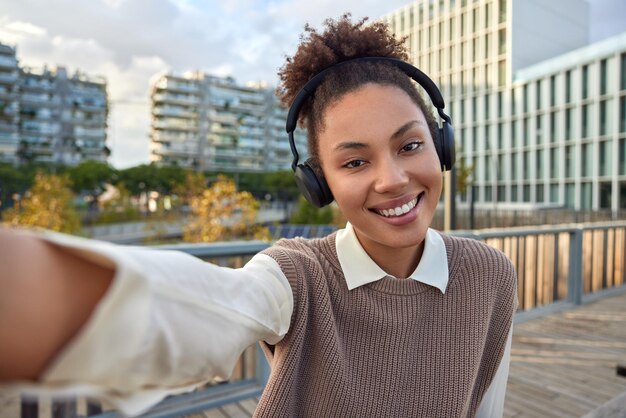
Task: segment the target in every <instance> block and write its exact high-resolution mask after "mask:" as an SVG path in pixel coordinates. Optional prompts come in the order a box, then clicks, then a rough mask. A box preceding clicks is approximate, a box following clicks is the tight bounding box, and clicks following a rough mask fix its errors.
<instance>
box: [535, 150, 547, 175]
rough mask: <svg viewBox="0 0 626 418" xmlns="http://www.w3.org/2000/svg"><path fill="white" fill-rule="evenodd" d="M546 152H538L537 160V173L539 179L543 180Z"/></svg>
mask: <svg viewBox="0 0 626 418" xmlns="http://www.w3.org/2000/svg"><path fill="white" fill-rule="evenodd" d="M544 152H545V150H542V149H540V150H539V151H537V154H536V159H535V171H536V172H537V179H542V178H543V167H544V165H543V153H544Z"/></svg>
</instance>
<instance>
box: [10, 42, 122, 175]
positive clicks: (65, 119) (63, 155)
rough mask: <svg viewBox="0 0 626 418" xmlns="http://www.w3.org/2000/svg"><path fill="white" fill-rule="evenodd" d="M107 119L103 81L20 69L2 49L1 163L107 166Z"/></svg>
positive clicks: (56, 71) (13, 55) (60, 70)
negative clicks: (96, 163)
mask: <svg viewBox="0 0 626 418" xmlns="http://www.w3.org/2000/svg"><path fill="white" fill-rule="evenodd" d="M107 113H108V106H107V91H106V80H105V79H104V78H102V77H93V76H89V75H86V74H83V73H80V72H76V73H74V74H73V75H72V76H69V75H68V74H67V71H66V70H65V68H63V67H58V68H55V69H47V68H44V69H42V70H34V69H30V68H22V67H20V66H19V65H18V60H17V58H16V50H15V48H13V47H11V46H8V45H3V44H0V161H2V162H11V163H15V164H19V163H25V162H47V163H56V164H65V165H76V164H78V163H79V162H81V161H83V160H87V159H90V160H97V161H106V159H107V158H108V156H109V155H110V150H109V148H108V147H107V145H106V140H107Z"/></svg>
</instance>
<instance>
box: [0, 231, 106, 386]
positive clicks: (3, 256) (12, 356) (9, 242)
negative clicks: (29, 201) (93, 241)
mask: <svg viewBox="0 0 626 418" xmlns="http://www.w3.org/2000/svg"><path fill="white" fill-rule="evenodd" d="M113 274H114V270H113V269H112V268H106V267H103V266H100V265H97V264H93V263H89V262H87V261H85V260H84V259H82V258H79V257H77V256H75V255H72V254H71V253H68V252H64V251H62V250H60V249H59V248H56V247H55V246H53V245H51V244H49V243H47V242H45V241H43V240H39V239H36V238H35V237H33V236H31V235H28V234H23V233H17V232H16V231H13V230H10V229H7V228H0V341H2V344H0V381H3V380H4V381H6V380H17V379H20V380H22V379H31V380H34V379H36V378H37V377H38V376H39V375H40V374H41V372H42V371H43V370H44V368H45V367H46V365H47V364H48V363H49V362H50V360H51V359H52V358H53V357H54V356H55V354H57V353H58V352H59V350H60V349H61V348H62V347H63V346H64V345H65V343H66V342H67V341H69V340H70V339H71V338H72V337H73V336H74V335H75V334H76V332H77V331H78V330H79V329H80V328H81V326H82V325H83V324H84V323H85V321H86V320H87V318H89V316H90V314H91V312H92V311H93V309H94V307H95V306H96V304H97V302H98V301H99V300H100V299H101V298H102V296H103V295H104V293H105V291H106V290H107V288H108V286H109V284H110V282H111V280H112V278H113Z"/></svg>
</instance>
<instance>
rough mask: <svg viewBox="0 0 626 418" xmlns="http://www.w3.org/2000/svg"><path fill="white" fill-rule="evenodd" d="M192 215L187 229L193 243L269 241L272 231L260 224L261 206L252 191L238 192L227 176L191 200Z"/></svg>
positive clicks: (185, 236) (185, 231)
mask: <svg viewBox="0 0 626 418" xmlns="http://www.w3.org/2000/svg"><path fill="white" fill-rule="evenodd" d="M190 208H191V216H190V220H189V222H188V223H187V224H186V225H185V227H184V230H183V239H184V240H185V241H189V242H214V241H226V240H230V239H268V238H269V231H268V230H267V228H265V227H262V226H260V225H258V224H257V223H256V218H257V212H258V208H259V203H258V202H257V201H256V200H255V199H254V197H253V196H252V194H250V193H249V192H240V191H237V187H236V186H235V182H234V181H233V180H232V179H229V178H227V177H224V176H219V177H218V179H217V181H216V182H215V183H213V185H212V186H211V187H209V188H205V189H204V190H203V191H202V192H201V193H200V194H199V195H197V196H194V197H193V198H191V199H190Z"/></svg>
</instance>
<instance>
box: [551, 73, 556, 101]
mask: <svg viewBox="0 0 626 418" xmlns="http://www.w3.org/2000/svg"><path fill="white" fill-rule="evenodd" d="M550 106H556V76H554V75H553V76H552V77H550Z"/></svg>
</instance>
